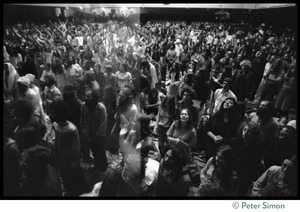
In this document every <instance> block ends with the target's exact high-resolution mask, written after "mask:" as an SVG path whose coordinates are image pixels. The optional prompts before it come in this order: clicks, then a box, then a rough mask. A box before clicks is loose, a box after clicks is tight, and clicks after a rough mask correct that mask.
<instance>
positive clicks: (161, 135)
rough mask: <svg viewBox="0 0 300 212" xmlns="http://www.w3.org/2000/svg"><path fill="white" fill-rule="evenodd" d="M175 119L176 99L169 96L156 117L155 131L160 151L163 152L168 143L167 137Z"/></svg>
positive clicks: (163, 101) (164, 100)
mask: <svg viewBox="0 0 300 212" xmlns="http://www.w3.org/2000/svg"><path fill="white" fill-rule="evenodd" d="M174 119H175V98H174V96H171V95H167V96H166V97H165V98H164V99H163V100H162V103H161V105H160V107H159V109H158V114H157V116H156V126H155V130H156V131H157V134H158V143H159V145H158V146H159V150H160V151H162V149H163V147H164V146H165V145H166V144H167V143H168V137H167V135H166V133H167V131H168V129H169V128H170V126H171V124H172V123H173V120H174Z"/></svg>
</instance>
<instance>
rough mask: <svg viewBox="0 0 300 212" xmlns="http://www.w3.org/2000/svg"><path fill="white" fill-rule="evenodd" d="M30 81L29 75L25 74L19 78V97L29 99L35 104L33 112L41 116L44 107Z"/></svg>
mask: <svg viewBox="0 0 300 212" xmlns="http://www.w3.org/2000/svg"><path fill="white" fill-rule="evenodd" d="M29 86H30V81H29V79H28V78H27V77H25V76H23V77H20V78H19V79H18V80H17V87H18V91H19V97H18V99H28V100H30V101H31V103H32V105H33V108H34V109H33V114H35V115H37V116H40V115H41V114H42V108H41V105H40V102H39V97H38V94H37V93H36V92H35V91H34V90H32V89H31V88H30V87H29Z"/></svg>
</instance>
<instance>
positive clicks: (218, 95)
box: [213, 88, 237, 113]
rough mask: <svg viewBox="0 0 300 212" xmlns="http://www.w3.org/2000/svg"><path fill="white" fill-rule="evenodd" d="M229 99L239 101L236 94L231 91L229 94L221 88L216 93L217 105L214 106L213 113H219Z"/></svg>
mask: <svg viewBox="0 0 300 212" xmlns="http://www.w3.org/2000/svg"><path fill="white" fill-rule="evenodd" d="M228 97H232V98H234V99H235V101H237V98H236V96H235V94H234V93H233V92H232V91H231V90H229V91H227V92H223V88H219V89H217V90H216V91H215V96H214V99H215V105H214V110H213V113H216V112H217V111H219V110H220V107H221V104H222V102H223V101H224V100H225V99H227V98H228Z"/></svg>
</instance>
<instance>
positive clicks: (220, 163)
mask: <svg viewBox="0 0 300 212" xmlns="http://www.w3.org/2000/svg"><path fill="white" fill-rule="evenodd" d="M234 159H235V158H234V152H233V149H232V148H231V147H230V146H229V145H223V146H221V147H220V148H219V150H218V151H217V153H216V155H215V156H214V157H211V158H209V160H208V161H207V163H206V165H205V167H204V168H203V169H202V170H201V175H200V179H201V184H217V185H220V186H221V187H222V188H223V189H224V190H225V191H226V194H227V195H232V193H231V188H232V179H233V162H234Z"/></svg>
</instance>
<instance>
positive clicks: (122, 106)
mask: <svg viewBox="0 0 300 212" xmlns="http://www.w3.org/2000/svg"><path fill="white" fill-rule="evenodd" d="M138 113H139V112H138V108H137V106H136V105H135V104H134V103H133V94H132V91H131V89H129V88H124V89H122V90H121V91H120V93H119V98H118V100H117V113H116V115H115V120H116V127H118V128H119V129H120V131H119V147H120V150H121V152H124V151H125V152H126V145H125V146H124V140H125V139H126V137H127V135H128V132H129V131H130V130H131V129H132V127H133V126H134V124H135V121H136V119H137V115H138Z"/></svg>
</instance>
